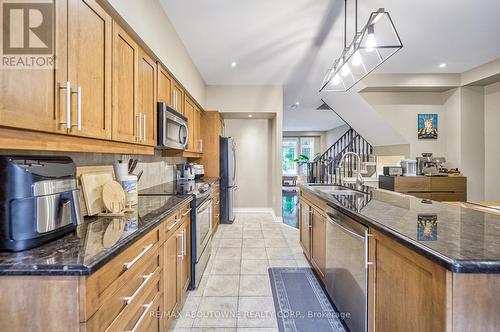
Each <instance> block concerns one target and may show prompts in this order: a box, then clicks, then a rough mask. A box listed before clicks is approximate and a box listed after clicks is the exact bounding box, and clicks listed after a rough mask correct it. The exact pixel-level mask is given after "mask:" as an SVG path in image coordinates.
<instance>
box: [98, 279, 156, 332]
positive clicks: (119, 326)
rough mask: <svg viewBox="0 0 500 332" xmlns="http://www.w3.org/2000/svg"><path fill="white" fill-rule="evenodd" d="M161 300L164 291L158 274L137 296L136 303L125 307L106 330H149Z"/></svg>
mask: <svg viewBox="0 0 500 332" xmlns="http://www.w3.org/2000/svg"><path fill="white" fill-rule="evenodd" d="M160 301H163V293H162V292H161V278H160V275H159V274H158V275H157V276H156V279H153V280H152V282H151V283H149V285H148V286H147V287H146V288H145V289H144V292H142V293H141V294H140V295H139V296H138V297H137V298H136V301H135V303H133V304H131V305H129V306H127V307H125V309H123V310H122V311H121V312H120V314H119V315H118V317H116V318H115V320H114V321H113V323H112V324H111V325H110V326H109V328H107V329H106V331H113V332H114V331H120V332H121V331H147V329H146V328H147V326H148V325H149V324H148V323H149V322H150V320H151V318H152V317H153V316H154V317H156V316H157V315H156V310H157V307H158V303H159V302H160Z"/></svg>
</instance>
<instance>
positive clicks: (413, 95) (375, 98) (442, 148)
mask: <svg viewBox="0 0 500 332" xmlns="http://www.w3.org/2000/svg"><path fill="white" fill-rule="evenodd" d="M361 95H362V96H363V98H364V99H365V100H366V101H368V103H370V104H371V105H372V106H373V107H374V108H375V110H377V111H378V112H379V113H380V114H382V116H383V117H384V118H385V119H386V120H387V121H388V122H389V124H390V125H391V126H392V127H393V128H395V129H396V130H397V131H398V132H399V133H400V134H401V135H402V136H403V137H404V138H405V139H406V140H407V141H408V142H409V145H410V150H409V155H407V156H406V157H408V158H416V157H417V156H420V155H421V154H422V153H423V152H432V153H433V154H434V155H435V156H446V131H447V126H446V123H445V122H446V119H445V117H444V110H443V105H442V96H441V93H438V92H365V93H362V94H361ZM421 113H432V114H434V113H436V114H438V130H439V131H438V139H437V140H419V139H418V136H417V130H418V122H417V117H418V114H421Z"/></svg>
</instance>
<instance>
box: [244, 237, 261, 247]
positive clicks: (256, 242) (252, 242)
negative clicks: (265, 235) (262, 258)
mask: <svg viewBox="0 0 500 332" xmlns="http://www.w3.org/2000/svg"><path fill="white" fill-rule="evenodd" d="M264 246H265V245H264V239H243V247H244V248H264Z"/></svg>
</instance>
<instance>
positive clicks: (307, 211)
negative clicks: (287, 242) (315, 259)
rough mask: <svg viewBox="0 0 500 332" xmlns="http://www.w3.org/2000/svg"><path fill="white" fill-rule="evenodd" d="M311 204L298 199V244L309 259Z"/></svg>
mask: <svg viewBox="0 0 500 332" xmlns="http://www.w3.org/2000/svg"><path fill="white" fill-rule="evenodd" d="M311 214H312V210H311V206H310V205H309V204H307V203H306V202H304V201H303V200H301V201H300V220H299V222H300V229H299V232H300V245H301V246H302V249H303V250H304V255H305V256H306V258H307V259H311V226H312V225H311Z"/></svg>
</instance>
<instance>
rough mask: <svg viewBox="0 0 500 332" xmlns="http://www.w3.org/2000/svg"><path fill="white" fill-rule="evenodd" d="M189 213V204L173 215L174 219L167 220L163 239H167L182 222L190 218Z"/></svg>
mask: <svg viewBox="0 0 500 332" xmlns="http://www.w3.org/2000/svg"><path fill="white" fill-rule="evenodd" d="M190 212H191V207H190V205H189V204H187V205H185V206H184V207H182V208H181V209H180V210H179V211H178V212H177V213H176V214H175V215H174V216H175V219H173V220H169V221H168V222H167V223H165V234H166V236H165V239H167V238H169V237H170V236H171V235H172V234H173V233H174V232H175V231H176V230H177V229H178V228H179V226H180V225H181V224H182V223H183V222H184V220H186V218H189V217H190Z"/></svg>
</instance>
